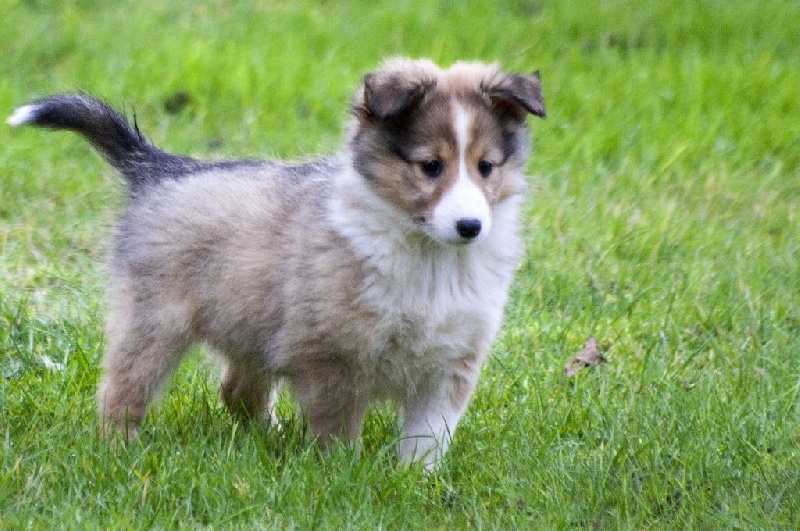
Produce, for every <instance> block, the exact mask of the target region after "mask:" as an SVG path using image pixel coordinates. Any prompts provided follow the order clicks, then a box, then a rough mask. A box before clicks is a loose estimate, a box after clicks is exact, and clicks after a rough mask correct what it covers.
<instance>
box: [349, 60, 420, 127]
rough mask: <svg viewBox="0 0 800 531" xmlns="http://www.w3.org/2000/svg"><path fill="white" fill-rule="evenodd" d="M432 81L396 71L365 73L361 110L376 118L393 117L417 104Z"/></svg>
mask: <svg viewBox="0 0 800 531" xmlns="http://www.w3.org/2000/svg"><path fill="white" fill-rule="evenodd" d="M434 83H435V82H434V81H433V80H428V79H420V78H418V77H416V76H414V77H411V76H407V75H403V74H401V73H397V72H377V73H371V74H367V75H366V76H365V77H364V96H363V97H364V101H363V108H362V110H363V111H364V112H366V114H367V115H368V116H370V117H373V118H377V119H378V120H385V119H387V118H395V117H397V116H399V115H400V114H402V113H404V112H406V111H408V110H410V109H411V108H413V107H415V106H416V105H418V104H419V102H420V101H422V99H423V97H424V96H425V94H426V93H427V92H428V91H429V90H430V89H431V88H433V85H434Z"/></svg>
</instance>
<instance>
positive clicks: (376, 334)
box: [331, 197, 520, 396]
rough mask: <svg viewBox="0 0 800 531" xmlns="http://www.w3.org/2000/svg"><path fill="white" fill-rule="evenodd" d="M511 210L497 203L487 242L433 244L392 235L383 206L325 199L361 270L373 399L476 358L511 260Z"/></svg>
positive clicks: (495, 324) (392, 221)
mask: <svg viewBox="0 0 800 531" xmlns="http://www.w3.org/2000/svg"><path fill="white" fill-rule="evenodd" d="M518 205H519V200H518V198H516V197H514V198H511V199H509V200H508V201H506V202H505V203H503V204H501V205H497V208H496V209H495V211H494V212H493V218H494V219H493V230H492V233H491V235H490V237H487V238H486V239H484V240H482V241H480V242H476V243H474V244H467V245H441V244H439V243H436V242H433V241H429V240H428V239H427V237H426V236H425V235H423V234H413V233H408V232H404V231H399V230H398V228H399V226H401V225H402V222H400V221H399V220H398V219H396V218H395V217H394V216H393V215H392V212H391V211H387V210H386V209H385V207H383V205H379V204H374V203H372V204H367V205H366V208H365V205H364V204H363V203H362V204H361V205H360V206H361V207H362V208H360V209H354V208H352V203H351V204H349V205H348V204H344V203H342V202H341V201H337V200H334V201H333V204H332V206H333V208H332V210H331V219H332V220H333V221H334V223H335V225H336V227H337V230H338V231H339V232H340V233H341V234H342V235H344V236H345V237H346V238H347V239H348V240H349V242H350V243H351V245H352V247H353V250H354V252H355V254H356V255H358V256H359V257H360V258H361V259H362V260H364V261H365V262H366V263H367V264H368V266H369V267H368V268H367V271H368V273H367V275H366V277H365V278H364V279H363V283H362V289H361V291H360V295H359V304H362V305H365V306H366V307H368V308H369V309H370V310H371V313H373V314H374V315H377V316H378V317H377V321H376V323H375V329H374V331H373V333H372V335H371V339H370V344H371V348H370V352H369V354H368V356H369V365H370V366H371V367H372V369H373V371H374V372H373V374H374V377H375V388H376V394H378V395H385V396H393V395H396V394H397V393H403V394H405V393H408V392H414V388H415V386H417V385H424V380H425V378H426V376H431V377H434V378H435V377H437V376H438V375H440V374H441V373H442V372H443V371H446V370H447V367H448V365H451V364H453V363H455V362H457V360H458V359H459V358H460V357H463V356H465V355H467V353H468V354H469V355H473V354H474V355H476V356H477V357H478V358H480V356H481V355H482V354H483V350H485V348H486V346H487V345H488V343H489V342H490V341H491V339H492V338H493V337H494V334H495V333H496V332H497V329H498V328H499V326H500V321H501V319H502V312H503V306H504V304H505V301H506V297H507V293H508V287H509V285H510V283H511V279H512V276H513V272H514V269H515V267H516V264H517V260H518V255H519V249H520V244H519V239H518V236H517V226H516V224H517V212H518ZM370 207H372V208H370ZM379 207H383V208H379Z"/></svg>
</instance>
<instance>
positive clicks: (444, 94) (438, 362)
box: [8, 58, 545, 468]
mask: <svg viewBox="0 0 800 531" xmlns="http://www.w3.org/2000/svg"><path fill="white" fill-rule="evenodd" d="M528 114H534V115H537V116H541V117H544V115H545V110H544V102H543V98H542V92H541V83H540V79H539V74H538V72H535V73H533V74H531V75H523V74H513V73H506V72H502V71H500V70H499V69H498V67H497V66H495V65H486V64H481V63H473V62H458V63H455V64H454V65H452V66H451V67H450V68H448V69H442V68H439V67H438V66H436V65H435V64H433V63H432V62H430V61H428V60H410V59H402V58H394V59H389V60H386V61H385V62H384V63H383V64H381V65H380V66H379V67H378V69H377V70H376V71H374V72H372V73H369V74H367V75H366V76H365V77H364V79H363V82H362V84H361V86H360V87H359V88H358V90H357V91H356V94H355V97H354V98H353V100H352V105H351V107H350V112H349V117H348V121H347V124H346V127H345V129H346V133H345V141H344V147H343V148H342V149H341V151H340V152H339V153H338V154H336V155H333V156H330V157H327V158H320V159H317V160H312V161H307V162H285V161H271V160H239V161H236V160H234V161H203V160H198V159H195V158H190V157H185V156H179V155H173V154H170V153H167V152H165V151H162V150H161V149H159V148H157V147H155V146H153V145H152V144H150V143H149V142H148V141H147V140H146V139H145V138H144V137H143V136H142V134H141V133H140V131H139V129H138V127H136V126H132V125H131V124H129V123H128V122H127V121H126V120H125V118H124V117H123V116H121V115H120V114H119V113H118V112H116V111H115V110H113V109H112V108H111V107H110V106H108V105H107V104H105V103H103V102H101V101H99V100H97V99H95V98H93V97H91V96H89V95H86V94H83V93H74V94H61V95H54V96H49V97H45V98H41V99H38V100H35V101H33V102H31V103H29V104H27V105H24V106H22V107H19V108H18V109H17V110H16V111H15V112H14V113H13V115H12V116H11V117H10V118H9V119H8V122H9V123H10V124H12V125H18V124H30V125H34V126H41V127H46V128H51V129H68V130H72V131H76V132H77V133H80V134H81V135H82V136H83V137H85V138H86V139H87V140H88V141H89V142H90V143H91V144H92V145H93V146H94V147H95V148H96V149H97V150H98V151H99V153H100V154H101V155H102V156H103V157H104V158H105V159H106V160H107V161H108V162H109V163H110V164H111V165H113V166H114V167H115V168H116V169H117V170H118V171H119V172H120V173H121V174H122V175H123V176H124V180H125V182H126V185H127V196H128V200H127V205H126V207H125V209H124V211H123V212H122V215H121V216H120V219H119V222H118V223H117V225H116V229H115V231H114V233H113V236H112V239H111V244H110V263H109V273H110V286H109V287H110V290H109V291H110V301H109V307H110V308H109V315H108V319H107V336H106V351H105V354H104V357H103V369H104V373H103V377H102V381H101V383H100V385H99V389H98V393H97V398H98V411H99V415H100V425H101V427H102V428H101V429H102V431H103V432H104V433H108V432H109V431H111V432H118V431H121V432H123V433H124V434H125V435H126V436H127V437H128V438H131V437H133V436H134V435H135V433H136V429H137V427H138V425H139V424H140V423H141V422H142V420H143V419H144V416H145V410H146V408H147V406H148V404H149V403H150V402H151V401H152V400H153V399H154V397H155V395H156V394H157V393H158V391H159V389H160V387H161V386H162V384H163V382H164V381H165V380H166V379H167V377H168V376H169V375H170V373H171V372H172V371H173V370H174V369H175V367H176V366H177V365H178V363H179V361H180V360H181V357H182V356H183V354H184V352H185V351H186V350H187V348H188V347H189V346H191V345H192V344H194V343H196V342H199V341H204V342H206V343H207V344H208V345H210V346H211V347H212V349H213V350H214V351H216V352H218V353H219V354H220V355H221V357H222V359H223V360H224V363H225V370H224V374H223V376H222V383H221V386H220V397H221V400H222V401H223V402H224V403H225V405H226V406H227V407H228V408H229V409H230V410H231V411H232V412H233V413H234V414H236V415H238V416H241V417H243V418H254V417H261V416H264V417H270V416H271V415H272V411H273V407H274V404H275V398H276V394H277V388H278V384H279V382H280V381H282V380H284V381H286V382H288V384H289V386H290V388H291V391H292V394H293V396H294V397H295V398H296V400H297V401H298V402H299V404H300V407H301V410H302V412H303V415H304V418H305V419H306V421H307V422H308V427H309V430H310V433H311V434H312V435H313V436H314V437H316V438H318V440H319V441H320V443H321V444H323V445H324V444H325V443H326V442H328V441H330V440H331V439H332V438H337V439H340V440H342V441H346V442H351V443H355V442H357V439H358V437H359V434H360V430H361V421H362V418H363V416H364V412H365V409H366V408H367V405H368V404H369V403H370V402H371V401H373V400H386V399H388V400H391V401H394V402H395V403H397V404H398V405H399V406H400V408H401V409H402V437H401V440H400V443H399V447H398V453H399V456H400V458H401V460H403V461H415V460H422V461H423V463H424V465H425V466H426V467H428V468H430V467H432V466H434V465H435V464H436V463H437V462H438V461H439V459H440V458H441V456H442V455H443V454H444V452H445V451H446V450H447V447H448V444H449V443H450V440H451V438H452V436H453V433H454V431H455V428H456V424H457V423H458V420H459V418H460V417H461V415H462V414H463V413H464V410H465V408H466V406H467V403H468V400H469V397H470V395H471V394H472V391H473V389H474V387H475V383H476V381H477V379H478V374H479V371H480V366H481V362H482V360H483V359H484V357H485V355H486V352H487V350H488V348H489V346H490V343H491V342H492V339H493V338H494V336H495V334H496V332H497V330H498V328H499V326H500V322H501V318H502V314H503V305H504V303H505V301H506V297H507V293H508V289H509V284H510V283H511V280H512V275H513V273H514V270H515V267H516V265H517V261H518V257H519V256H520V252H521V241H520V237H519V231H518V220H517V218H518V214H519V209H520V203H521V199H522V193H523V191H524V188H525V176H524V174H523V168H524V166H525V161H526V153H527V146H528V142H529V139H528V131H527V127H526V123H525V121H526V117H527V115H528Z"/></svg>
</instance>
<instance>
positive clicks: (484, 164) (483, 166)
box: [478, 160, 494, 178]
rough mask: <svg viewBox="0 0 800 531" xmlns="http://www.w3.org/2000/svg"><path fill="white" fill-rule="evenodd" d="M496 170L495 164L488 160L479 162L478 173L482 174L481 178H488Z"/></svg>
mask: <svg viewBox="0 0 800 531" xmlns="http://www.w3.org/2000/svg"><path fill="white" fill-rule="evenodd" d="M493 169H494V164H492V163H491V162H489V161H488V160H481V161H479V162H478V171H479V172H480V174H481V177H483V178H486V177H488V176H489V174H490V173H492V170H493Z"/></svg>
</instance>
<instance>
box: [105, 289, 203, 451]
mask: <svg viewBox="0 0 800 531" xmlns="http://www.w3.org/2000/svg"><path fill="white" fill-rule="evenodd" d="M120 295H121V296H119V297H116V298H115V300H114V301H112V308H111V312H110V315H109V321H108V325H107V339H106V341H107V345H106V352H105V354H104V356H103V368H104V374H103V378H102V381H101V383H100V386H99V388H98V391H97V401H98V413H99V416H100V424H101V433H102V434H103V435H109V434H111V433H113V432H120V431H121V432H122V433H123V435H125V436H126V437H127V438H128V439H129V440H130V439H133V438H134V437H135V435H136V429H137V426H138V425H139V424H140V423H141V422H142V420H143V419H144V416H145V411H146V409H147V405H148V404H149V403H150V402H151V401H152V400H153V398H154V397H155V396H156V394H157V393H158V391H159V390H160V389H161V386H162V384H163V383H164V381H165V380H166V378H167V377H168V376H169V375H170V374H171V373H172V371H173V370H174V369H175V367H176V366H177V365H178V363H179V362H180V360H181V357H182V356H183V353H184V352H185V350H186V349H187V348H188V346H189V343H190V341H191V334H190V331H189V326H188V316H187V314H186V312H185V311H184V309H182V308H177V307H172V308H169V307H167V308H164V307H163V306H162V307H159V308H158V310H152V308H153V307H154V306H151V305H148V304H146V303H142V302H134V301H136V297H135V296H129V297H128V296H125V294H124V293H123V294H120ZM143 306H148V307H143Z"/></svg>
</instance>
